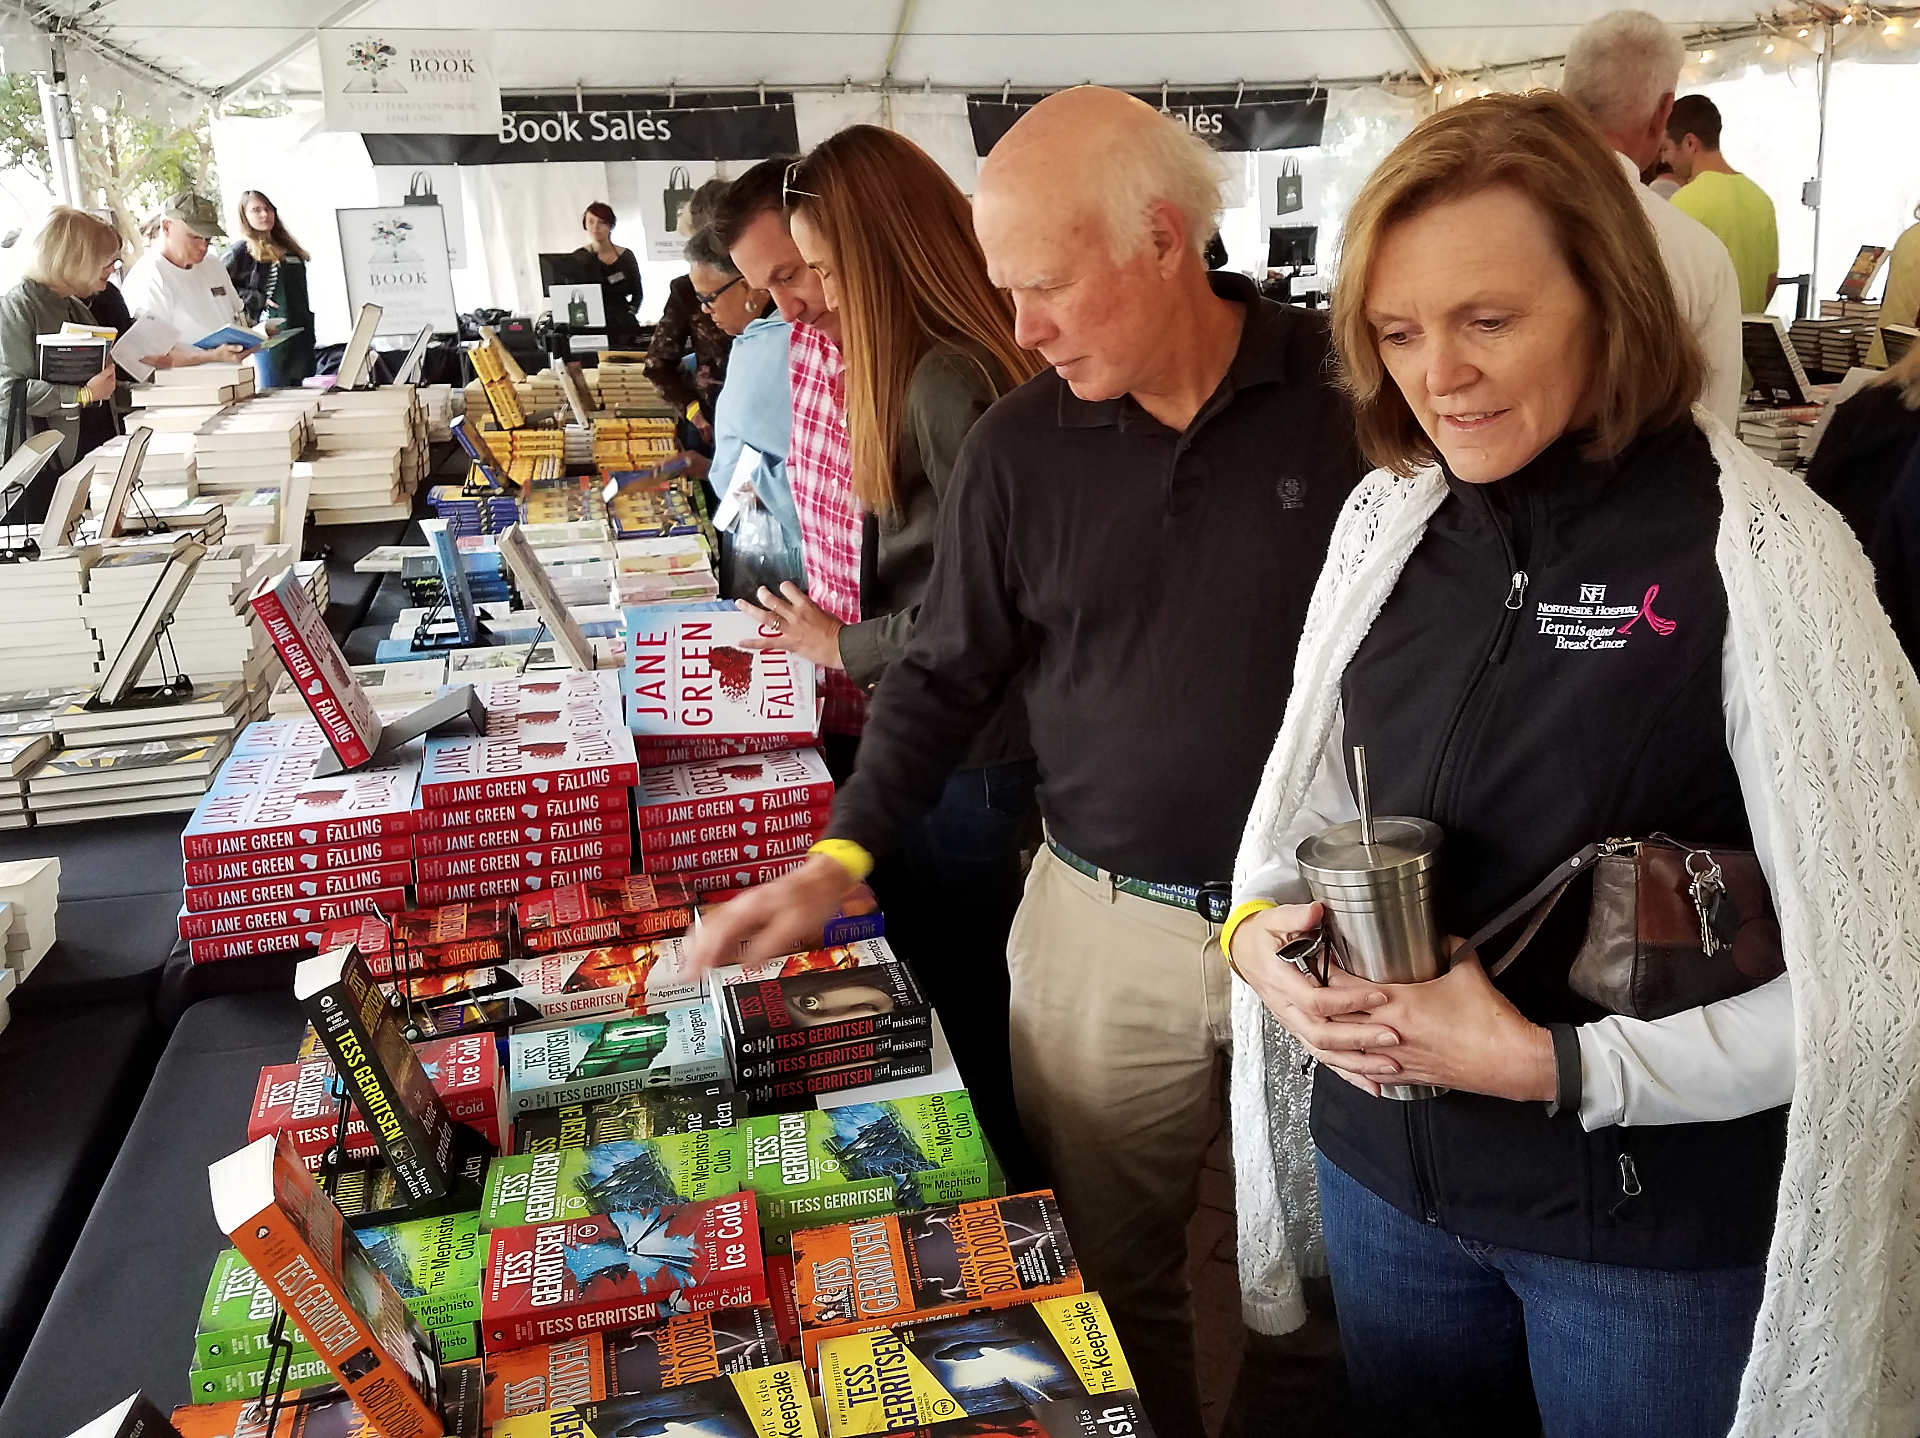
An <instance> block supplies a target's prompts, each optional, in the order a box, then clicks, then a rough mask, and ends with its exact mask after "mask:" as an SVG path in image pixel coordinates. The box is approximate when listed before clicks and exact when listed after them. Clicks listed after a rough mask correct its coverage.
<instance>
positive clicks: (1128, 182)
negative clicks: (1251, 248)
mask: <svg viewBox="0 0 1920 1438" xmlns="http://www.w3.org/2000/svg"><path fill="white" fill-rule="evenodd" d="M1106 158H1107V161H1108V164H1109V169H1108V173H1107V174H1106V176H1105V177H1104V184H1103V198H1104V200H1105V205H1106V217H1107V234H1108V236H1109V241H1110V243H1111V244H1112V247H1113V258H1114V259H1116V260H1128V259H1132V258H1133V256H1135V255H1137V254H1138V253H1139V252H1140V247H1141V246H1142V245H1143V244H1145V243H1146V240H1147V235H1148V233H1149V230H1150V227H1149V224H1148V216H1149V212H1150V211H1151V210H1152V208H1153V207H1154V206H1155V205H1157V204H1166V205H1171V206H1173V208H1174V210H1175V211H1177V212H1178V213H1179V215H1180V218H1181V220H1182V221H1184V222H1185V224H1186V227H1187V244H1188V245H1189V246H1190V247H1191V248H1192V250H1193V252H1194V253H1195V254H1196V255H1197V254H1200V253H1202V252H1203V251H1204V250H1205V249H1206V247H1207V241H1208V240H1209V239H1211V238H1212V237H1213V233H1214V231H1215V230H1217V229H1219V228H1220V208H1221V206H1220V186H1221V183H1222V181H1223V180H1224V179H1225V177H1226V176H1225V172H1224V170H1223V169H1222V167H1221V163H1220V157H1219V156H1218V155H1216V154H1215V153H1214V151H1213V149H1212V147H1210V146H1209V145H1208V144H1207V142H1206V141H1205V140H1202V139H1201V138H1200V137H1199V136H1198V135H1196V134H1194V133H1193V131H1191V130H1189V129H1188V128H1187V127H1186V126H1185V125H1183V124H1181V123H1180V121H1179V120H1177V119H1175V118H1174V117H1173V116H1172V115H1166V114H1162V115H1160V116H1158V117H1157V118H1156V121H1155V123H1154V124H1152V125H1149V126H1147V127H1146V128H1145V131H1144V133H1143V134H1142V135H1141V137H1140V140H1139V143H1137V144H1128V145H1126V147H1125V148H1124V149H1121V148H1118V147H1115V148H1111V149H1109V150H1108V153H1107V157H1106Z"/></svg>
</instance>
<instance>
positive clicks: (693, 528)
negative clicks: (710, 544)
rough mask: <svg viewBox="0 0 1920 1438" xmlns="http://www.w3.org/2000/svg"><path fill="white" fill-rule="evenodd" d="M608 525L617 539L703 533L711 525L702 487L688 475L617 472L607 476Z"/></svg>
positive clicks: (634, 471)
mask: <svg viewBox="0 0 1920 1438" xmlns="http://www.w3.org/2000/svg"><path fill="white" fill-rule="evenodd" d="M605 478H606V485H607V488H608V489H609V490H610V491H611V493H609V494H607V495H606V496H605V499H606V506H607V522H608V523H609V524H610V525H611V526H612V528H613V535H614V538H615V539H638V538H642V537H656V538H659V537H666V536H668V535H678V534H701V533H703V532H704V531H705V528H706V522H707V508H706V501H705V499H704V498H702V497H700V495H699V493H698V489H699V486H698V485H696V484H690V483H689V482H688V481H687V480H686V478H685V477H684V476H670V475H661V474H654V473H652V472H650V471H647V470H616V471H613V472H611V473H609V474H607V475H606V477H605Z"/></svg>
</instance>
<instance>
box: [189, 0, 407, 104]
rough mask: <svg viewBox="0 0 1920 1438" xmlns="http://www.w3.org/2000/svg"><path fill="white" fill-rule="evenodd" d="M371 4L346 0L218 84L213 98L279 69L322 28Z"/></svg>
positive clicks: (366, 0)
mask: <svg viewBox="0 0 1920 1438" xmlns="http://www.w3.org/2000/svg"><path fill="white" fill-rule="evenodd" d="M372 5H373V0H347V3H346V4H344V5H342V6H340V7H339V8H338V9H337V10H335V11H334V12H333V13H332V14H331V15H328V16H327V17H326V18H325V19H323V20H322V21H321V22H320V23H319V24H318V25H316V26H314V27H313V28H312V29H311V30H309V31H308V32H307V33H306V34H304V35H302V36H301V37H300V38H299V39H298V40H295V41H294V42H293V43H292V44H290V45H282V46H281V47H280V48H279V49H278V50H275V51H274V52H273V53H272V54H271V55H269V56H268V57H267V58H266V59H264V60H262V61H261V62H260V63H259V64H258V65H255V66H253V67H252V68H251V69H249V70H248V71H246V73H244V74H243V75H241V76H240V78H239V79H237V80H230V81H228V82H227V83H226V84H224V85H222V86H220V87H219V88H218V89H217V90H215V91H214V92H213V93H214V98H215V99H225V98H226V97H227V96H228V95H237V94H239V93H240V92H241V91H242V90H244V89H246V88H247V86H249V85H251V84H252V83H253V82H254V81H255V80H258V79H259V78H260V77H261V76H262V75H265V74H268V73H270V72H272V71H274V70H277V69H279V68H280V67H281V66H282V65H284V64H286V63H287V61H289V60H291V59H292V58H293V57H294V56H295V55H298V54H299V53H300V52H301V51H302V50H304V49H306V48H307V46H309V45H311V44H313V43H314V42H315V41H316V40H318V39H319V38H320V32H321V31H322V30H331V29H332V28H333V27H334V26H336V25H344V24H346V23H347V21H349V20H351V19H352V18H353V17H354V16H356V15H358V14H359V13H360V12H361V11H362V10H366V9H369V8H371V7H372Z"/></svg>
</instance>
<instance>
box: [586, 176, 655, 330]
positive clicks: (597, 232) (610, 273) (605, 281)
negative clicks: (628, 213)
mask: <svg viewBox="0 0 1920 1438" xmlns="http://www.w3.org/2000/svg"><path fill="white" fill-rule="evenodd" d="M614 223H615V221H614V214H613V206H612V205H609V204H608V203H607V202H606V201H605V200H595V201H594V202H593V203H592V204H591V205H588V206H587V208H586V210H585V212H584V213H583V214H582V215H581V216H580V228H581V229H583V230H585V231H586V232H587V242H586V243H585V244H584V245H582V246H581V247H580V249H579V253H580V254H582V255H584V256H585V257H586V259H587V261H588V263H589V267H590V268H592V269H593V270H594V271H595V272H596V273H597V274H598V276H599V284H600V293H601V296H602V298H603V299H604V300H605V301H606V311H607V339H608V340H609V342H611V343H613V344H631V343H632V342H633V340H634V339H635V338H636V337H637V336H638V335H639V333H640V262H639V261H638V260H636V259H635V258H634V257H633V251H632V250H630V249H627V248H626V247H625V246H624V245H616V244H615V243H614V242H613V226H614Z"/></svg>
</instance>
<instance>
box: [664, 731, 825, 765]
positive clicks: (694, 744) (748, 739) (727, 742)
mask: <svg viewBox="0 0 1920 1438" xmlns="http://www.w3.org/2000/svg"><path fill="white" fill-rule="evenodd" d="M807 742H809V741H807V740H805V739H801V740H794V739H791V738H789V737H788V736H787V735H785V734H747V735H742V736H740V737H738V738H733V739H718V738H714V737H712V736H703V737H698V738H696V737H693V736H691V735H680V736H674V737H668V736H665V735H648V734H636V735H634V738H633V748H634V752H635V753H636V754H637V755H638V756H639V759H640V762H641V764H642V765H647V766H651V765H659V764H697V763H704V762H705V761H707V760H709V759H730V758H734V757H736V756H738V755H741V754H771V753H772V752H773V751H774V750H776V749H791V748H793V746H794V745H795V744H796V743H801V744H804V743H807Z"/></svg>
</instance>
